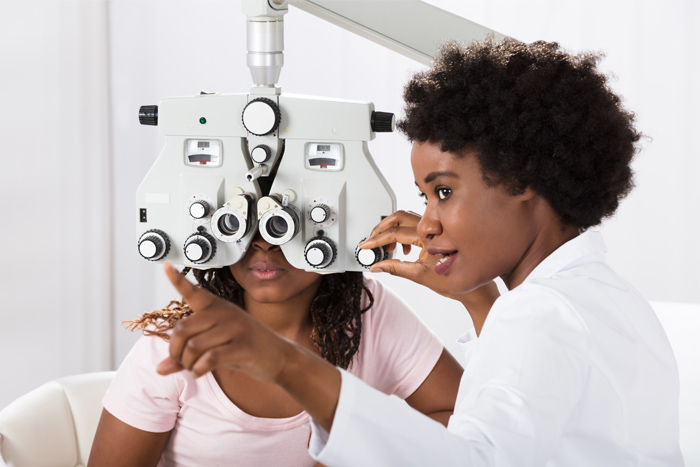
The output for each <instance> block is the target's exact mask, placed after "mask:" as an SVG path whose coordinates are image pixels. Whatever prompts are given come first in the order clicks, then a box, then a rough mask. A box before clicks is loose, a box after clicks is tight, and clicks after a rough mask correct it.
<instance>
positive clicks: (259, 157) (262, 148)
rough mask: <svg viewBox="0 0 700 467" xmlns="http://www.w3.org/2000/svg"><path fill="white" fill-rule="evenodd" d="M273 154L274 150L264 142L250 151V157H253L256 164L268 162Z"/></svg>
mask: <svg viewBox="0 0 700 467" xmlns="http://www.w3.org/2000/svg"><path fill="white" fill-rule="evenodd" d="M271 154H272V151H270V148H269V147H268V146H266V145H264V144H261V145H259V146H255V147H254V148H253V150H252V151H250V158H251V159H253V162H255V163H256V164H262V163H264V162H267V160H268V159H269V158H270V155H271Z"/></svg>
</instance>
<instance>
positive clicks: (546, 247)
mask: <svg viewBox="0 0 700 467" xmlns="http://www.w3.org/2000/svg"><path fill="white" fill-rule="evenodd" d="M542 210H543V211H546V212H544V214H543V215H542V216H541V217H542V218H544V220H543V221H542V222H539V223H536V224H535V225H536V227H535V228H534V229H533V230H534V231H533V233H532V235H531V236H530V239H531V240H530V243H529V244H528V245H527V248H526V250H525V253H524V254H523V255H522V257H521V258H520V261H519V262H518V263H517V264H516V265H515V267H514V268H513V269H511V271H510V272H508V273H506V274H503V275H502V276H501V279H503V282H504V283H505V284H506V287H508V290H511V289H514V288H515V287H517V286H519V285H520V284H522V283H523V281H524V280H525V279H526V278H527V276H529V275H530V273H531V272H532V271H533V270H534V269H535V268H536V267H537V266H538V265H539V264H540V263H541V262H542V261H544V259H545V258H547V257H548V256H549V255H551V254H552V253H554V251H556V250H557V248H559V247H560V246H562V245H563V244H565V243H566V242H568V241H569V240H571V239H573V238H575V237H577V236H578V235H579V229H578V228H577V227H574V226H570V225H569V226H564V225H562V224H561V222H560V221H559V218H558V216H556V214H555V213H554V211H552V210H551V207H549V204H548V203H545V205H544V207H543V209H542Z"/></svg>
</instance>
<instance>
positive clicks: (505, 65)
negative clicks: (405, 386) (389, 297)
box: [158, 39, 683, 467]
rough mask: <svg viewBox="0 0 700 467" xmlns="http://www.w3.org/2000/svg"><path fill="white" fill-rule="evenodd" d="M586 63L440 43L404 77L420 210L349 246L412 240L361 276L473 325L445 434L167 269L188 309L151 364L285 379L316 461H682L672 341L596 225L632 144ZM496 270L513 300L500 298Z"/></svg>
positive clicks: (629, 118)
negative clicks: (433, 294) (400, 285)
mask: <svg viewBox="0 0 700 467" xmlns="http://www.w3.org/2000/svg"><path fill="white" fill-rule="evenodd" d="M599 60H600V56H599V55H597V54H594V53H582V54H570V53H567V52H565V51H563V50H562V49H561V48H560V47H559V46H558V44H556V43H546V42H535V43H532V44H524V43H522V42H518V41H515V40H511V39H506V40H505V41H503V42H501V43H494V42H491V41H485V42H481V43H473V44H471V45H469V46H466V47H462V46H460V45H458V44H454V43H451V44H447V45H445V46H444V47H443V49H442V51H441V54H440V56H439V57H438V59H437V60H436V62H435V63H434V65H433V67H432V68H431V69H430V70H428V71H425V72H421V73H418V74H417V75H416V76H415V77H414V78H413V79H412V80H411V81H410V82H409V83H408V84H407V85H406V88H405V93H404V99H405V101H406V116H405V118H404V120H402V121H401V122H400V124H399V127H400V128H401V130H402V131H403V132H404V133H405V134H406V135H407V136H408V138H409V139H410V140H411V141H413V150H412V152H411V165H412V167H413V173H414V176H415V182H416V184H417V185H418V188H419V190H420V191H421V192H422V193H423V194H424V196H425V201H426V209H425V213H424V214H423V216H422V217H421V216H418V215H415V214H411V213H406V212H398V213H395V214H394V215H392V216H390V217H388V218H386V219H385V220H384V221H382V222H381V223H380V224H379V225H378V226H377V227H376V228H375V229H374V231H373V232H372V234H371V236H370V237H369V239H368V240H367V241H366V242H365V244H364V245H363V246H364V247H366V248H373V247H376V246H378V245H389V247H396V246H397V245H398V244H402V245H404V249H405V248H406V247H410V245H415V246H418V247H420V248H421V249H422V250H421V254H420V257H419V259H418V260H417V261H416V262H401V261H397V260H389V261H386V262H382V263H378V264H377V265H375V266H374V267H373V268H372V270H373V271H374V272H377V271H385V272H390V273H393V274H397V275H401V276H404V277H407V278H409V279H412V280H414V281H415V282H418V283H420V284H423V285H426V286H428V287H430V288H432V289H433V290H435V291H437V292H439V293H441V294H443V295H446V296H448V297H451V298H455V299H458V300H460V301H461V302H462V303H463V304H464V305H465V307H466V309H467V311H468V312H469V313H470V316H471V318H472V321H473V322H474V329H472V330H469V331H468V332H467V333H466V334H464V336H463V337H462V338H460V344H461V346H462V348H463V350H464V353H465V358H466V367H465V371H464V375H463V377H462V381H461V384H460V390H459V394H458V395H457V400H456V405H455V409H454V414H453V415H452V417H451V418H450V421H449V424H448V426H447V428H445V427H444V426H443V425H441V424H439V423H437V422H435V421H432V420H430V419H429V418H427V417H426V416H424V415H422V414H420V413H419V412H417V411H415V410H413V409H411V408H410V407H408V406H406V405H405V404H404V403H403V402H401V401H399V400H395V399H392V398H390V397H388V396H386V395H385V394H382V393H381V392H378V391H376V390H374V389H372V388H370V387H369V386H367V385H366V384H364V383H363V382H361V381H360V380H359V379H357V378H355V377H353V376H352V375H350V374H349V373H347V372H345V371H344V370H340V369H338V368H335V367H333V366H332V365H331V364H329V363H328V362H326V361H324V360H322V359H321V358H319V357H317V356H315V355H313V354H311V353H310V352H308V351H305V350H304V349H302V348H300V347H299V346H296V345H294V344H293V343H291V342H289V341H286V340H284V339H281V338H280V337H279V336H277V335H276V334H274V333H273V332H271V331H270V330H269V329H267V328H265V327H264V326H262V325H261V324H260V323H258V322H257V321H255V320H254V319H253V318H251V317H250V316H248V315H246V313H245V312H244V311H242V310H241V309H239V308H237V307H236V306H234V305H232V304H230V303H227V302H225V301H223V300H222V299H219V298H216V297H214V296H212V295H211V294H208V293H207V292H205V291H203V290H201V289H199V288H197V287H194V286H193V285H192V284H191V283H189V282H188V281H187V280H186V279H185V278H183V277H182V276H181V275H179V274H178V273H177V271H175V270H174V269H173V268H172V267H171V266H169V265H168V266H166V273H167V274H168V277H169V278H170V280H171V282H172V283H173V284H174V286H175V287H176V288H177V290H178V291H179V292H180V293H181V294H182V295H183V297H184V298H185V300H186V301H187V302H188V303H189V304H190V306H191V307H192V308H193V309H194V310H196V313H195V314H194V315H193V316H192V317H190V318H188V319H187V320H185V321H184V322H183V323H181V324H182V325H178V327H176V328H175V330H174V332H173V335H172V338H171V344H170V357H169V358H167V359H166V360H164V361H163V362H161V364H160V366H159V368H158V371H159V372H160V373H163V374H169V373H172V372H175V371H181V370H183V369H186V370H189V371H192V372H193V373H194V374H195V376H199V375H202V374H205V373H207V372H209V371H211V370H212V369H214V368H216V367H218V366H228V367H230V368H234V369H238V370H240V371H244V372H247V373H248V374H249V375H251V376H253V377H255V378H258V379H260V380H262V381H270V382H275V383H277V384H279V385H280V386H281V387H282V388H284V389H285V390H286V391H287V392H288V393H289V394H291V395H292V396H293V397H294V398H295V399H296V400H297V401H298V402H299V403H300V405H301V406H303V407H304V408H305V409H306V410H307V411H308V412H309V414H310V415H311V416H312V435H311V440H310V447H309V450H310V452H311V454H312V456H314V458H315V459H316V460H318V461H319V462H321V463H322V464H324V465H327V466H329V467H333V466H402V467H404V466H427V465H436V466H458V465H459V466H623V465H625V466H682V465H683V458H682V455H681V453H680V447H679V433H678V431H679V422H678V393H679V382H678V370H677V367H676V363H675V358H674V356H673V353H672V351H671V347H670V345H669V342H668V339H667V337H666V335H665V334H664V331H663V329H662V327H661V325H660V323H659V321H658V320H657V318H656V316H655V314H654V311H653V310H652V309H651V307H650V306H649V304H648V303H647V301H646V300H645V299H644V298H643V297H642V296H641V295H640V294H639V293H638V292H637V291H636V290H635V289H634V288H633V287H632V286H631V285H630V284H629V283H628V282H626V281H625V280H624V279H622V278H621V277H620V276H618V275H617V274H616V273H615V272H614V271H613V270H612V269H611V268H610V267H609V266H608V265H607V264H606V262H605V245H604V243H603V239H602V236H601V234H600V233H599V232H596V231H593V230H591V228H592V227H594V226H596V225H599V224H600V223H601V222H602V221H603V220H604V219H605V218H608V217H610V216H612V215H613V214H614V213H615V212H616V210H617V208H618V205H619V202H620V201H621V200H622V199H623V198H624V196H625V195H626V194H628V193H629V191H630V190H631V189H632V187H633V178H632V169H631V167H630V164H631V161H632V159H633V157H634V155H635V153H636V152H637V150H638V141H639V139H640V137H641V135H640V134H639V133H638V132H637V131H636V130H635V128H634V116H633V114H631V113H630V112H628V111H626V110H625V109H624V108H623V107H622V105H621V99H620V97H619V96H617V95H616V94H615V93H613V92H612V91H611V89H610V88H609V86H608V84H607V79H606V77H605V75H603V74H602V73H600V72H599V71H598V70H597V64H598V62H599ZM633 234H634V232H630V235H633ZM497 277H500V278H501V279H502V280H503V282H504V283H505V285H506V286H507V288H508V292H506V293H504V294H503V295H501V296H498V292H497V289H496V287H495V285H494V283H493V280H494V279H495V278H497ZM221 309H227V310H230V312H231V313H230V315H231V320H232V321H234V322H236V323H238V325H237V326H236V329H237V330H238V331H237V332H235V333H232V335H231V336H230V339H228V340H227V342H226V343H225V344H216V343H212V344H211V345H201V343H202V342H206V337H207V335H208V333H210V332H213V331H212V329H211V328H210V327H209V326H208V324H207V322H208V321H207V315H208V314H209V313H213V312H220V310H221ZM435 312H436V313H439V310H436V311H435ZM195 340H196V342H197V343H198V345H191V343H192V342H194V341H195Z"/></svg>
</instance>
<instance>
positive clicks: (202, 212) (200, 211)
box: [190, 200, 209, 219]
mask: <svg viewBox="0 0 700 467" xmlns="http://www.w3.org/2000/svg"><path fill="white" fill-rule="evenodd" d="M207 214H209V204H207V202H206V201H202V200H199V201H195V202H194V203H192V204H190V216H192V217H194V218H195V219H201V218H203V217H206V215H207Z"/></svg>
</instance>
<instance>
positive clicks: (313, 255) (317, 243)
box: [304, 237, 336, 269]
mask: <svg viewBox="0 0 700 467" xmlns="http://www.w3.org/2000/svg"><path fill="white" fill-rule="evenodd" d="M335 256H336V250H335V244H334V243H333V242H332V241H331V240H330V239H328V238H326V237H316V238H314V239H313V240H311V241H310V242H309V243H307V244H306V248H305V249H304V259H305V260H306V262H307V263H309V265H310V266H313V267H315V268H317V269H323V268H326V267H328V266H330V264H331V263H333V261H334V260H335Z"/></svg>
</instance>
